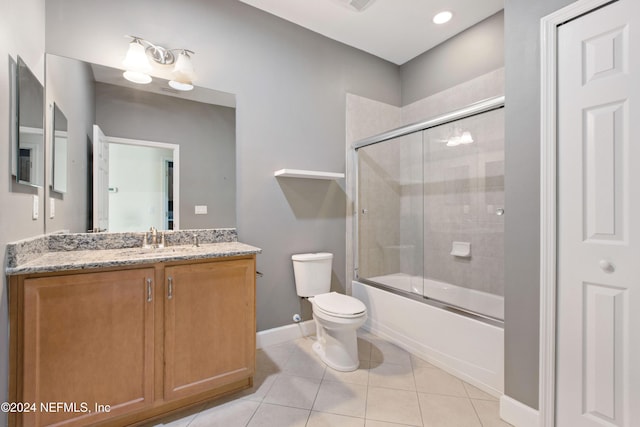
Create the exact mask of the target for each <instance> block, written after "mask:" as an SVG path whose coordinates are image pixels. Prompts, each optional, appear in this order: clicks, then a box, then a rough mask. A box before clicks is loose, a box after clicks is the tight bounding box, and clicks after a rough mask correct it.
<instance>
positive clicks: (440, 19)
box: [433, 10, 453, 25]
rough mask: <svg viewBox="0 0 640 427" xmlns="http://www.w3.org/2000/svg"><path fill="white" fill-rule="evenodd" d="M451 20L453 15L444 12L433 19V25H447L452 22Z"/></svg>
mask: <svg viewBox="0 0 640 427" xmlns="http://www.w3.org/2000/svg"><path fill="white" fill-rule="evenodd" d="M451 18H453V13H451V12H450V11H448V10H443V11H442V12H440V13H436V15H435V16H434V17H433V23H434V24H438V25H440V24H446V23H447V22H449V21H451Z"/></svg>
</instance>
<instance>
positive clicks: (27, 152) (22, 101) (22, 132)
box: [14, 57, 44, 187]
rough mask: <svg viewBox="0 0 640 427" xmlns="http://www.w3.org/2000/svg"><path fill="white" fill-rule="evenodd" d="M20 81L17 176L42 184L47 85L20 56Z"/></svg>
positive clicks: (18, 85) (18, 72)
mask: <svg viewBox="0 0 640 427" xmlns="http://www.w3.org/2000/svg"><path fill="white" fill-rule="evenodd" d="M17 80H18V84H17V85H16V86H17V87H16V98H15V100H16V104H17V106H16V113H17V122H18V132H17V141H16V143H15V145H14V146H15V147H16V151H15V153H16V158H17V161H16V167H17V168H16V179H17V181H18V182H19V183H21V184H29V185H33V186H37V187H41V186H43V185H44V124H43V123H44V109H43V106H44V88H43V87H42V84H40V82H39V81H38V79H37V78H36V76H35V75H34V74H33V73H32V72H31V70H30V69H29V67H27V64H25V62H24V61H23V60H22V58H20V57H18V66H17Z"/></svg>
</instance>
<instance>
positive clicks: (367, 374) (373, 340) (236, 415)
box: [149, 333, 510, 427]
mask: <svg viewBox="0 0 640 427" xmlns="http://www.w3.org/2000/svg"><path fill="white" fill-rule="evenodd" d="M313 340H314V337H307V338H301V339H298V340H295V341H291V342H287V343H284V344H280V345H277V346H273V347H268V348H265V349H263V350H258V352H257V372H256V376H255V378H254V387H253V388H251V389H249V390H244V391H241V392H239V393H236V394H234V395H233V396H230V397H227V398H224V399H222V400H218V401H215V402H213V403H209V404H206V405H203V406H201V407H199V408H196V409H195V410H193V411H191V412H189V413H183V414H181V415H178V416H173V417H171V418H167V419H163V420H159V421H156V422H155V423H153V424H149V426H172V427H187V426H188V427H201V426H202V427H204V426H206V427H214V426H221V427H234V426H238V427H240V426H250V427H254V426H265V427H294V426H296V427H297V426H301V427H304V426H307V427H326V426H338V427H351V426H353V427H390V426H434V427H439V426H442V427H449V426H459V427H505V426H509V425H510V424H507V423H505V422H504V421H502V420H500V418H499V416H498V400H497V399H496V398H494V397H493V396H490V395H488V394H486V393H484V392H483V391H481V390H479V389H477V388H476V387H474V386H472V385H470V384H467V383H465V382H463V381H461V380H459V379H458V378H456V377H454V376H452V375H450V374H448V373H446V372H444V371H442V370H441V369H439V368H437V367H435V366H433V365H431V364H429V363H427V362H425V361H423V360H421V359H419V358H417V357H415V356H413V355H411V354H409V353H407V352H406V351H404V350H402V349H401V348H399V347H396V346H395V345H393V344H390V343H389V342H387V341H385V340H382V339H380V338H378V337H376V336H374V335H371V334H368V333H362V334H361V335H360V338H359V339H358V351H359V356H360V359H361V363H360V368H359V369H358V370H357V371H354V372H347V373H345V372H337V371H334V370H332V369H331V368H326V367H325V365H324V364H323V363H322V362H321V361H320V360H319V359H318V357H317V356H316V355H315V354H314V352H313V350H312V349H311V345H312V344H313Z"/></svg>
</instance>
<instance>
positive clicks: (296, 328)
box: [256, 320, 316, 348]
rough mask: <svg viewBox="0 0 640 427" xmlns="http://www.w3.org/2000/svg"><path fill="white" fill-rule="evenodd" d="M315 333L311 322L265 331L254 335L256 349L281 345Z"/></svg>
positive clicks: (314, 327) (314, 325)
mask: <svg viewBox="0 0 640 427" xmlns="http://www.w3.org/2000/svg"><path fill="white" fill-rule="evenodd" d="M315 333H316V324H315V322H314V321H313V320H306V321H304V322H300V323H293V324H291V325H285V326H280V327H278V328H272V329H267V330H264V331H260V332H258V333H257V334H256V348H265V347H269V346H272V345H277V344H282V343H284V342H287V341H291V340H295V339H297V338H302V337H306V336H307V335H313V334H315Z"/></svg>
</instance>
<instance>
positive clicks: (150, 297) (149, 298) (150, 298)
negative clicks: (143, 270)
mask: <svg viewBox="0 0 640 427" xmlns="http://www.w3.org/2000/svg"><path fill="white" fill-rule="evenodd" d="M152 283H153V282H152V280H151V279H147V302H151V301H153V288H152V287H151V284H152Z"/></svg>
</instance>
